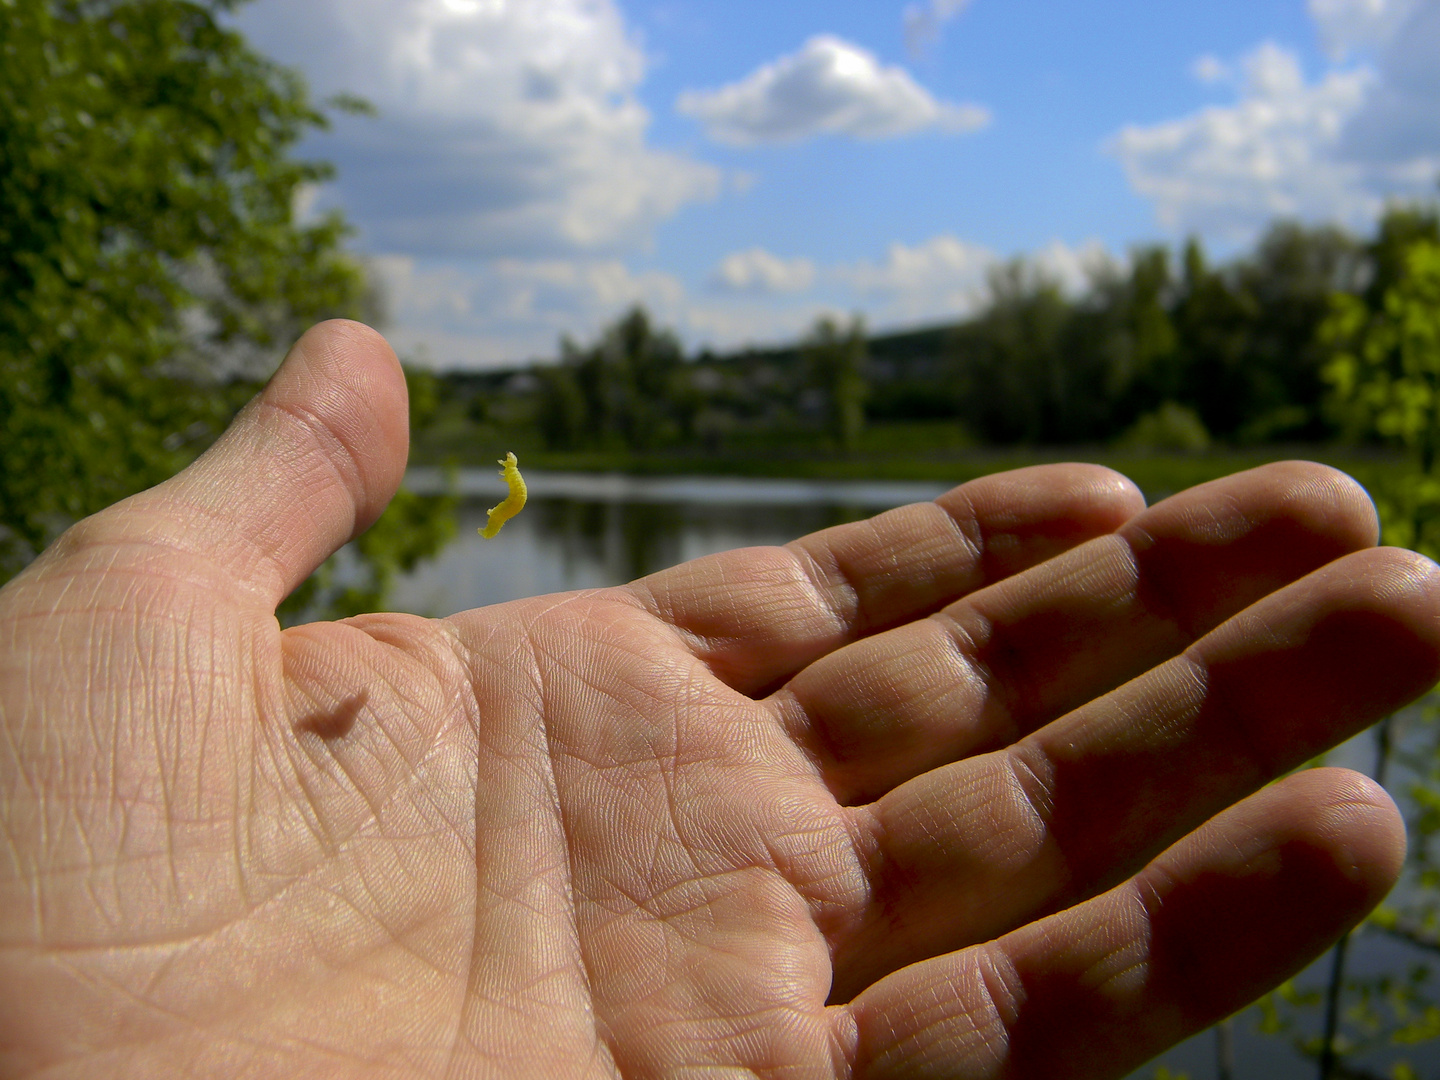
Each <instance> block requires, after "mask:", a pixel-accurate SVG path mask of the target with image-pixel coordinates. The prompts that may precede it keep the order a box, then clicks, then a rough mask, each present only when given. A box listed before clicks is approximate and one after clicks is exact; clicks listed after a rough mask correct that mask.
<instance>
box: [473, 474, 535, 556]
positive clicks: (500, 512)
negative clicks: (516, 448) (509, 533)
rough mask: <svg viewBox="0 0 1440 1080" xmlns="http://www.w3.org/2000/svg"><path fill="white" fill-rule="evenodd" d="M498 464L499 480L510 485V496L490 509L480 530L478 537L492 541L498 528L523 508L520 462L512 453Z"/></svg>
mask: <svg viewBox="0 0 1440 1080" xmlns="http://www.w3.org/2000/svg"><path fill="white" fill-rule="evenodd" d="M498 464H499V465H500V477H501V479H502V480H504V481H505V483H507V484H508V485H510V494H509V495H506V496H505V501H504V502H502V503H501V504H500V505H499V506H494V507H491V508H490V511H489V513H490V516H489V518H488V519H487V520H486V522H485V527H484V528H483V529H481V530H480V535H481V536H483V537H484V538H485V539H486V540H493V539H494V538H495V534H496V533H498V532H499V531H500V526H501V525H504V524H505V522H507V521H509V520H510V519H511V518H512V517H514V516H515V515H516V514H518V513H519V512H520V511H521V510H523V509H524V508H525V495H526V491H525V478H524V477H523V476H521V475H520V462H519V461H518V460H516V458H515V455H514V454H513V453H509V454H506V455H505V460H504V461H501V462H499V463H498Z"/></svg>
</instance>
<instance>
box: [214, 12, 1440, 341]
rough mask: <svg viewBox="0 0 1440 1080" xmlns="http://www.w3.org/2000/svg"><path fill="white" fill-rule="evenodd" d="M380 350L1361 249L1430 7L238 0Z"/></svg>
mask: <svg viewBox="0 0 1440 1080" xmlns="http://www.w3.org/2000/svg"><path fill="white" fill-rule="evenodd" d="M237 21H238V22H239V24H240V26H241V28H242V29H243V30H244V31H245V32H246V33H247V34H248V35H249V37H250V38H251V40H252V41H253V42H254V43H255V44H256V45H257V46H258V47H259V48H260V49H261V50H262V51H264V52H266V53H268V54H269V55H271V56H273V57H275V58H276V59H279V60H281V61H283V62H285V63H287V64H291V65H293V66H295V67H298V68H299V69H301V70H302V71H303V72H304V73H305V75H306V76H307V78H308V79H309V81H310V83H311V86H312V88H313V90H314V91H315V93H316V94H317V96H325V95H328V94H331V93H334V92H336V91H348V92H352V93H356V94H359V95H361V96H362V97H365V98H367V99H369V100H370V101H371V102H372V103H373V104H374V105H375V106H376V107H377V108H378V110H379V115H378V117H377V118H375V119H366V118H352V117H344V118H341V119H340V120H339V122H337V124H336V126H335V129H334V130H333V132H331V133H330V134H327V135H324V136H317V137H315V138H313V139H311V140H310V141H308V142H307V144H306V145H305V147H304V148H303V149H304V152H306V153H308V154H312V155H315V156H320V157H325V158H328V159H329V160H331V161H333V162H335V164H336V165H337V166H338V168H339V175H338V178H337V180H336V182H335V183H333V184H331V185H327V187H326V188H325V189H323V190H321V191H319V192H316V193H314V205H315V206H316V207H324V206H339V207H341V208H343V209H344V210H345V212H346V213H347V214H348V216H349V217H350V219H351V220H352V222H354V224H355V225H356V226H357V228H358V235H357V238H356V247H357V249H358V250H360V251H361V252H363V253H364V254H365V255H367V256H368V257H369V258H370V259H371V260H372V262H373V264H374V266H375V268H376V270H377V272H378V273H379V274H380V275H381V277H382V279H383V281H384V283H385V286H386V290H387V293H388V295H389V306H390V309H391V322H390V325H389V327H388V328H387V329H388V332H389V334H390V337H391V340H392V341H393V342H394V343H395V344H396V347H397V348H398V349H399V350H400V351H401V352H402V354H406V355H408V356H411V357H413V358H416V359H421V360H426V361H428V362H430V363H432V364H435V365H437V366H442V367H457V366H458V367H491V366H497V365H508V364H513V363H517V362H524V361H526V360H529V359H531V358H544V357H550V356H553V355H555V353H556V351H557V349H556V343H557V341H558V338H559V336H560V335H561V334H562V333H566V332H568V333H570V334H571V335H573V336H575V337H577V338H580V339H582V340H583V339H585V338H587V337H588V336H590V335H592V334H593V333H594V332H595V330H596V329H597V328H598V327H599V326H601V325H602V324H603V323H605V322H606V321H608V320H610V319H613V318H614V317H615V316H616V315H617V314H618V313H620V312H621V311H622V310H623V309H624V308H625V307H626V306H627V305H629V304H631V303H634V302H637V301H639V302H643V303H644V304H645V305H647V306H648V307H649V308H650V309H651V310H652V311H653V312H654V313H655V314H656V316H657V317H658V318H659V319H660V320H661V321H662V322H664V323H665V324H667V325H670V326H672V327H674V328H675V329H677V330H678V331H679V332H680V334H681V336H682V338H683V339H684V340H685V341H686V343H687V345H689V346H690V347H692V348H698V347H699V346H701V345H706V344H708V345H712V346H714V347H717V348H722V349H723V348H729V347H733V346H736V345H740V344H744V343H747V342H756V343H764V342H773V341H782V340H787V339H791V338H793V337H795V336H796V335H798V334H799V333H801V332H803V331H804V329H805V328H806V327H807V326H808V325H810V324H811V323H812V322H813V321H814V319H815V318H816V317H817V316H818V315H819V314H822V313H826V312H852V311H853V312H859V313H862V314H863V315H864V316H865V317H866V318H867V320H868V321H869V323H870V325H871V326H872V327H875V328H882V329H883V328H890V327H901V326H909V325H918V324H925V323H932V322H936V321H940V320H944V319H946V318H952V317H954V316H955V315H957V314H960V313H963V312H964V311H965V310H966V309H967V308H969V307H971V306H973V305H974V304H975V303H976V301H977V298H978V297H979V296H981V295H982V290H983V284H984V280H985V271H986V267H987V266H989V265H990V264H992V263H993V262H994V261H995V260H997V259H1003V258H1007V257H1010V256H1014V255H1019V254H1025V255H1028V256H1031V257H1033V258H1035V259H1037V260H1039V261H1040V262H1042V263H1043V264H1045V265H1046V266H1048V267H1049V268H1050V269H1051V270H1052V271H1053V272H1054V273H1055V274H1057V275H1059V276H1060V277H1061V278H1063V279H1065V280H1067V281H1071V282H1080V281H1083V280H1084V271H1085V267H1086V265H1087V264H1088V263H1090V262H1091V261H1093V260H1095V259H1097V258H1103V257H1106V256H1107V254H1108V256H1109V257H1123V255H1124V253H1125V251H1126V250H1127V249H1128V248H1129V247H1130V246H1131V245H1134V244H1137V243H1142V242H1146V241H1153V240H1171V241H1173V240H1177V239H1179V238H1182V237H1184V236H1186V235H1188V234H1198V235H1199V236H1201V237H1203V238H1204V239H1205V240H1206V242H1207V243H1208V244H1209V245H1210V246H1211V247H1212V249H1214V250H1216V251H1219V252H1221V253H1224V252H1226V251H1234V250H1236V249H1237V248H1238V246H1240V245H1244V244H1245V243H1247V242H1248V241H1250V240H1251V239H1253V238H1254V236H1255V235H1256V233H1257V231H1258V230H1259V229H1261V228H1263V227H1264V225H1265V223H1266V222H1268V221H1270V220H1272V219H1273V218H1274V217H1276V216H1277V215H1285V216H1291V217H1301V218H1304V219H1306V220H1310V221H1320V220H1333V221H1340V222H1344V223H1347V224H1349V225H1351V226H1352V227H1355V228H1365V227H1367V225H1368V224H1369V223H1370V222H1372V221H1373V220H1374V216H1375V214H1376V213H1377V211H1378V209H1379V208H1380V207H1381V206H1382V205H1383V202H1384V200H1385V199H1386V198H1387V197H1393V196H1396V195H1400V196H1415V195H1424V194H1428V193H1430V192H1433V191H1434V186H1435V182H1436V177H1437V176H1440V65H1437V64H1436V63H1435V62H1434V58H1435V57H1437V56H1440V0H1165V2H1163V3H1157V2H1155V0H912V2H905V0H893V2H892V0H255V2H253V3H252V4H250V5H249V6H247V7H245V8H242V9H241V12H240V14H239V16H238V20H237Z"/></svg>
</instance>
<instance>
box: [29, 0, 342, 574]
mask: <svg viewBox="0 0 1440 1080" xmlns="http://www.w3.org/2000/svg"><path fill="white" fill-rule="evenodd" d="M236 2H237V0H0V579H3V578H4V577H8V576H9V575H10V574H13V573H14V572H15V571H16V570H17V569H18V568H19V567H20V566H22V565H23V564H24V563H25V562H26V561H28V559H29V558H30V557H32V556H33V554H34V553H35V552H37V551H38V550H39V549H40V548H41V547H43V546H44V545H45V544H46V543H47V542H48V541H49V540H50V539H51V538H52V537H53V536H54V535H55V534H56V533H57V532H58V531H59V530H60V529H61V528H63V527H64V526H65V525H67V524H68V523H69V522H70V521H73V520H75V519H77V518H79V517H81V516H83V515H85V514H88V513H91V512H93V511H95V510H98V509H99V508H101V507H102V506H105V505H108V504H109V503H111V502H113V501H115V500H116V499H118V498H120V497H123V496H125V495H127V494H130V493H131V492H133V491H137V490H139V489H141V488H144V487H147V486H149V485H151V484H154V483H156V482H158V481H159V480H161V479H163V478H164V477H166V476H168V475H169V474H170V473H171V472H172V471H173V470H174V469H176V468H177V467H179V466H180V465H183V464H184V463H185V461H186V460H187V459H188V458H189V457H191V456H193V454H194V453H195V451H196V450H197V449H198V448H199V447H200V446H201V445H203V444H204V443H205V442H207V441H208V439H209V438H211V437H213V435H214V434H215V433H216V432H217V431H218V430H219V429H220V427H221V426H223V424H224V422H225V421H226V420H227V419H228V417H229V415H230V413H231V412H232V411H233V409H234V407H235V406H236V404H237V401H236V400H235V395H234V394H227V393H225V392H224V391H223V383H224V380H225V379H226V377H227V376H230V375H233V374H235V373H236V372H237V371H242V370H245V371H248V370H249V369H253V367H254V366H255V362H256V358H257V357H265V358H267V359H269V358H272V357H274V356H275V355H277V354H278V351H279V347H280V346H283V345H285V344H288V342H289V341H290V340H292V339H293V338H294V337H295V336H296V335H297V334H298V332H299V331H300V330H301V329H302V328H303V327H304V326H306V325H308V324H309V323H311V322H314V321H316V320H318V319H321V318H325V317H329V316H334V315H350V316H355V317H359V316H362V315H363V314H364V313H365V303H366V287H365V279H364V275H363V273H362V271H361V268H360V266H359V265H358V263H357V262H356V261H355V260H354V259H353V258H352V257H350V256H349V255H347V254H346V253H345V252H344V251H343V250H342V247H341V243H342V240H343V239H344V237H345V235H346V231H347V230H346V225H345V223H344V221H343V220H342V219H341V217H340V216H339V215H338V214H330V215H327V216H325V217H323V218H321V219H319V220H314V221H301V220H299V219H298V218H297V215H296V211H295V206H296V202H297V196H298V195H299V194H300V193H301V192H302V191H303V190H304V188H305V187H306V186H307V185H312V184H315V183H317V182H319V181H321V180H323V179H325V178H326V177H327V176H329V175H330V170H329V168H328V167H327V166H326V165H324V164H321V163H318V162H313V161H304V160H298V159H296V158H294V157H292V156H291V151H292V149H293V147H294V145H295V143H296V142H297V140H298V139H299V138H300V137H301V136H302V135H304V134H305V133H306V132H307V131H309V130H312V129H315V128H319V127H324V126H325V124H326V119H325V116H324V114H323V113H322V112H321V111H320V110H319V109H317V108H316V107H315V106H314V105H313V104H312V103H311V101H310V100H309V97H308V94H307V92H306V89H305V87H304V84H303V83H302V81H301V79H300V77H299V76H298V75H296V74H295V73H293V72H291V71H288V70H286V69H284V68H282V67H278V66H276V65H275V64H273V63H271V62H270V61H268V60H266V59H264V58H263V57H261V56H259V55H258V54H256V53H255V52H254V51H252V50H251V49H250V47H249V46H248V45H247V44H246V42H245V41H244V39H243V38H242V37H241V36H240V35H239V34H238V33H236V32H235V31H233V30H231V29H227V28H226V27H225V26H223V25H222V24H221V22H220V21H219V16H220V15H221V14H222V13H223V12H225V11H227V10H229V9H231V8H233V7H234V6H235V4H236ZM338 104H339V105H341V106H342V107H349V108H354V107H358V106H357V105H356V103H354V102H339V103H338Z"/></svg>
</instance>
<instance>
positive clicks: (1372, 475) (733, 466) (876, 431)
mask: <svg viewBox="0 0 1440 1080" xmlns="http://www.w3.org/2000/svg"><path fill="white" fill-rule="evenodd" d="M447 444H448V445H447ZM507 450H514V451H515V452H516V453H517V454H519V456H520V460H521V464H522V466H524V467H525V468H528V469H537V470H542V471H563V472H620V473H629V474H632V475H639V476H680V475H689V476H742V477H791V478H801V479H827V480H932V481H941V482H950V483H962V482H964V481H966V480H972V479H974V478H976V477H978V476H985V475H987V474H989V473H994V472H1003V471H1004V470H1007V469H1016V468H1022V467H1024V466H1027V465H1036V464H1041V463H1045V462H1056V461H1093V462H1097V463H1099V464H1102V465H1107V466H1109V467H1110V468H1112V469H1115V470H1117V471H1118V472H1121V473H1124V474H1125V475H1126V476H1128V477H1130V478H1131V479H1132V480H1134V481H1135V482H1136V483H1137V484H1138V485H1139V486H1140V488H1141V489H1142V490H1143V491H1144V492H1145V493H1146V494H1147V495H1148V496H1149V497H1150V498H1151V499H1155V498H1158V497H1163V496H1164V495H1167V494H1171V493H1173V492H1176V491H1180V490H1183V489H1184V488H1187V487H1192V486H1194V485H1195V484H1200V483H1204V482H1205V481H1206V480H1212V479H1214V478H1216V477H1218V476H1225V475H1227V474H1229V473H1233V472H1239V471H1241V470H1243V469H1250V468H1254V467H1255V466H1257V465H1262V464H1264V463H1266V462H1270V461H1283V460H1286V459H1290V458H1303V459H1307V460H1311V461H1322V462H1324V463H1325V464H1327V465H1333V466H1334V467H1335V468H1338V469H1341V470H1343V471H1344V472H1347V473H1349V474H1350V475H1352V476H1354V477H1355V478H1356V479H1357V480H1359V481H1360V482H1361V483H1362V484H1365V485H1367V486H1369V485H1370V484H1372V483H1375V482H1376V481H1378V480H1380V479H1382V478H1383V477H1384V476H1385V475H1386V474H1388V473H1392V472H1394V471H1396V470H1398V469H1399V468H1401V467H1402V463H1403V459H1402V458H1401V457H1400V456H1399V455H1397V454H1394V453H1390V452H1386V451H1380V450H1375V449H1371V448H1357V447H1346V446H1327V445H1319V446H1315V445H1303V446H1261V447H1244V448H1216V449H1212V450H1208V451H1204V452H1199V453H1178V452H1163V451H1155V452H1141V451H1135V450H1119V449H1114V448H1111V447H1105V446H1068V447H1035V448H1015V447H1003V448H996V447H981V446H975V445H973V444H971V443H969V442H967V441H966V440H964V439H963V438H961V437H960V436H959V433H958V432H957V431H956V429H955V428H954V427H953V426H952V425H947V424H943V423H935V424H928V423H907V424H895V425H874V426H872V427H870V428H869V429H867V430H866V431H865V432H864V434H863V435H862V437H861V442H860V445H859V446H858V447H857V449H856V450H854V451H853V452H849V453H843V452H840V451H837V450H833V449H827V448H825V447H824V446H816V445H810V446H807V445H804V444H803V443H802V444H798V445H797V443H796V441H795V440H789V441H786V440H782V439H776V440H774V441H773V442H770V443H769V444H768V445H764V444H762V445H730V446H725V447H720V448H716V449H712V450H704V449H700V448H695V449H687V450H667V451H660V452H655V453H648V454H637V453H631V452H627V451H623V450H586V451H576V452H571V453H562V452H555V451H547V450H545V449H544V448H543V447H541V446H540V445H539V444H538V442H537V441H536V440H535V439H534V437H533V436H531V435H529V433H526V432H521V431H514V430H512V431H487V430H485V429H484V428H483V427H478V428H477V429H475V430H472V431H469V432H467V433H466V437H465V438H464V439H454V438H452V439H445V440H443V441H440V440H437V439H434V438H429V439H427V438H426V437H425V434H424V433H417V438H416V447H415V452H414V453H413V455H412V463H413V464H419V465H427V464H430V465H433V464H445V463H449V464H454V465H458V466H462V467H465V466H473V467H479V468H489V467H491V466H492V465H493V463H494V461H495V459H496V458H498V457H501V456H503V455H504V453H505V452H506V451H507Z"/></svg>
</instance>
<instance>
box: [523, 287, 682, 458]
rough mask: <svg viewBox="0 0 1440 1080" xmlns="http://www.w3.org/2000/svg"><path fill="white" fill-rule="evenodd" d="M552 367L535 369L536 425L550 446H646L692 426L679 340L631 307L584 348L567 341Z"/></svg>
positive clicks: (672, 438)
mask: <svg viewBox="0 0 1440 1080" xmlns="http://www.w3.org/2000/svg"><path fill="white" fill-rule="evenodd" d="M561 348H562V352H563V359H562V362H561V364H560V366H559V367H548V368H547V367H541V368H537V369H536V377H537V378H538V380H539V382H540V393H541V404H540V411H539V417H538V422H539V424H540V426H541V431H542V434H543V435H544V437H545V441H546V445H547V446H548V447H549V448H551V449H554V450H575V449H582V448H588V447H595V448H601V449H604V448H614V447H623V448H625V449H628V450H638V451H644V450H653V449H656V448H658V447H661V446H665V445H669V444H673V443H676V442H678V441H684V440H687V439H688V438H690V436H691V435H692V434H693V430H694V418H695V413H696V409H697V407H698V404H699V402H698V398H697V397H696V395H695V394H694V393H693V392H692V391H691V388H690V383H689V380H688V379H687V378H686V372H685V370H684V367H683V363H684V355H683V353H682V351H681V348H680V341H679V339H678V338H676V337H675V335H674V334H673V333H671V332H670V331H668V330H657V329H656V328H655V327H654V325H653V324H652V323H651V321H650V317H649V315H648V314H646V312H645V310H644V309H643V308H640V307H635V308H632V309H631V310H630V311H629V312H627V313H626V314H625V315H624V316H622V317H621V318H620V319H619V320H617V321H616V322H615V323H614V324H612V325H611V326H609V327H607V328H606V329H605V330H604V331H603V332H602V333H601V335H600V339H599V340H598V341H597V342H596V343H595V344H594V345H592V346H590V347H589V348H583V349H582V348H581V347H580V346H578V345H576V344H575V343H574V342H573V341H570V340H569V339H568V338H567V339H565V340H564V342H563V343H562V346H561Z"/></svg>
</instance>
